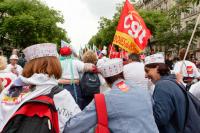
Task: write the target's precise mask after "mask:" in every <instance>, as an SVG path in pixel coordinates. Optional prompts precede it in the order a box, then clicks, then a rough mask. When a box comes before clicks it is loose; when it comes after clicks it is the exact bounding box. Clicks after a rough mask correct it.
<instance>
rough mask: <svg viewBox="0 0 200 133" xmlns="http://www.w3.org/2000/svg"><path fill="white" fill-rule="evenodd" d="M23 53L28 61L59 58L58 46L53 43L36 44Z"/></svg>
mask: <svg viewBox="0 0 200 133" xmlns="http://www.w3.org/2000/svg"><path fill="white" fill-rule="evenodd" d="M23 53H24V55H25V59H26V60H27V61H30V60H32V59H36V58H40V57H45V56H55V57H57V55H58V52H57V48H56V44H53V43H42V44H35V45H32V46H30V47H27V48H26V49H24V50H23Z"/></svg>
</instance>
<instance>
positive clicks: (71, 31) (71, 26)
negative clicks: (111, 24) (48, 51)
mask: <svg viewBox="0 0 200 133" xmlns="http://www.w3.org/2000/svg"><path fill="white" fill-rule="evenodd" d="M123 1H125V0H43V2H45V3H46V4H47V5H48V6H49V7H50V8H53V9H56V10H59V11H61V14H62V15H63V16H64V20H65V23H64V24H63V25H59V26H61V27H62V28H64V29H65V30H66V31H67V34H68V37H69V38H70V39H71V45H72V46H73V47H74V48H75V49H76V52H78V51H79V49H80V48H81V47H84V46H85V44H87V43H88V41H89V40H90V38H91V37H92V36H93V35H95V34H96V33H97V31H98V26H99V24H98V21H99V20H100V17H102V16H103V17H106V18H109V19H111V18H112V16H113V15H114V13H115V12H116V6H117V4H119V3H122V2H123Z"/></svg>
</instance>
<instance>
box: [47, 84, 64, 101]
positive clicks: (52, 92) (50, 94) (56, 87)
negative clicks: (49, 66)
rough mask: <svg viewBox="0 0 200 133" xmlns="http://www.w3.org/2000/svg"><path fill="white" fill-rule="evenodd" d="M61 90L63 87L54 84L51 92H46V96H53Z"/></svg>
mask: <svg viewBox="0 0 200 133" xmlns="http://www.w3.org/2000/svg"><path fill="white" fill-rule="evenodd" d="M63 90H64V89H63V88H60V87H59V86H58V85H56V86H54V87H53V88H52V89H51V92H50V93H49V94H48V96H49V97H50V98H53V97H54V95H55V94H57V93H59V92H61V91H63Z"/></svg>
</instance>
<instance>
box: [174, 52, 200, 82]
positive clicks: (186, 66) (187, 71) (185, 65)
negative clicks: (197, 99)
mask: <svg viewBox="0 0 200 133" xmlns="http://www.w3.org/2000/svg"><path fill="white" fill-rule="evenodd" d="M185 53H186V49H185V48H182V49H181V50H180V51H179V58H180V61H178V62H177V63H175V65H174V72H175V73H179V72H181V73H182V74H183V81H184V82H185V83H188V84H191V83H192V81H193V79H194V78H200V73H199V72H198V69H197V67H196V65H195V64H194V63H193V62H191V61H189V60H187V58H186V60H185V61H184V62H183V61H182V60H183V59H184V56H185ZM186 57H187V56H186ZM181 68H182V70H181Z"/></svg>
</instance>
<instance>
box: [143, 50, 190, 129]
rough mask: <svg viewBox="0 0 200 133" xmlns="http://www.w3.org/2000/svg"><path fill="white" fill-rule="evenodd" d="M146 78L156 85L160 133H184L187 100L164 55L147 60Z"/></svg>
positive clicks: (156, 110)
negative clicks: (165, 61)
mask: <svg viewBox="0 0 200 133" xmlns="http://www.w3.org/2000/svg"><path fill="white" fill-rule="evenodd" d="M145 72H146V77H148V78H149V79H151V81H152V82H153V83H154V84H155V90H154V93H153V100H154V104H153V112H154V117H155V121H156V124H157V126H158V129H159V132H160V133H178V132H180V133H182V132H183V128H184V124H185V117H186V99H185V96H184V93H183V92H182V90H181V88H180V87H179V86H178V84H177V83H176V77H175V75H171V74H170V69H169V67H168V66H167V65H166V64H165V63H164V56H163V55H162V54H154V55H151V56H148V57H146V58H145Z"/></svg>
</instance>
